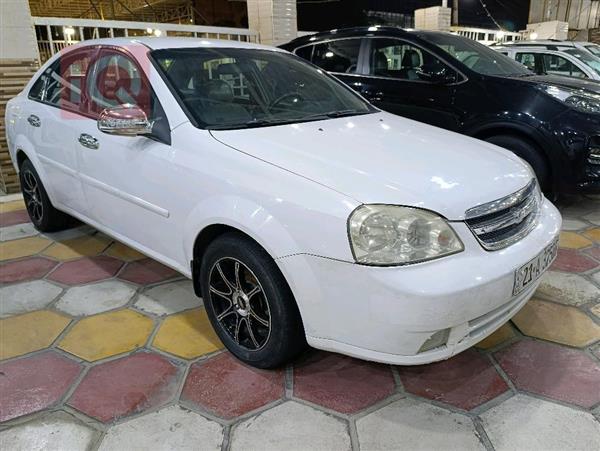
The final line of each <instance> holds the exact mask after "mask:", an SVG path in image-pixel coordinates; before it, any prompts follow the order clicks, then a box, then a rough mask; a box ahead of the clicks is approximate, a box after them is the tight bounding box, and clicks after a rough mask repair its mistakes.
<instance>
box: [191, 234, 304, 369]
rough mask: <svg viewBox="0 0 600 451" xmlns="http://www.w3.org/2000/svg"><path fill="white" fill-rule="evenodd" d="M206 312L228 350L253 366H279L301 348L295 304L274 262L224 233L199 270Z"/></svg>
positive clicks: (255, 247)
mask: <svg viewBox="0 0 600 451" xmlns="http://www.w3.org/2000/svg"><path fill="white" fill-rule="evenodd" d="M200 278H201V280H200V281H201V286H202V295H203V298H204V305H205V307H206V312H207V314H208V317H209V319H210V322H211V323H212V325H213V327H214V329H215V331H216V333H217V335H218V336H219V338H220V339H221V341H222V342H223V344H224V345H225V347H227V349H228V350H229V351H230V352H231V353H232V354H234V355H235V356H236V357H237V358H238V359H240V360H242V361H243V362H245V363H247V364H249V365H252V366H255V367H258V368H274V367H278V366H281V365H283V364H285V363H287V362H289V361H290V360H292V359H293V358H294V357H296V356H297V355H298V354H299V353H300V352H302V351H303V350H304V348H305V347H306V339H305V336H304V328H303V326H302V320H301V318H300V312H299V311H298V306H297V305H296V301H295V300H294V297H293V295H292V292H291V290H290V288H289V286H288V285H287V283H286V281H285V279H284V277H283V275H282V274H281V272H280V271H279V268H277V265H276V264H275V262H274V261H273V259H272V258H271V257H270V256H269V255H268V254H267V253H266V252H265V251H264V249H262V248H261V247H260V246H258V245H257V244H256V243H254V242H253V241H251V240H249V239H247V238H245V237H243V236H241V235H238V234H236V233H228V234H225V235H223V236H221V237H219V238H217V239H216V240H215V241H213V242H212V243H211V244H210V245H209V246H208V248H207V249H206V252H205V253H204V256H203V258H202V263H201V270H200Z"/></svg>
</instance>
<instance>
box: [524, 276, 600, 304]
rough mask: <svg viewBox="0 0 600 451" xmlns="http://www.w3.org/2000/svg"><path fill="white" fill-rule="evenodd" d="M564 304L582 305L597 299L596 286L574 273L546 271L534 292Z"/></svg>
mask: <svg viewBox="0 0 600 451" xmlns="http://www.w3.org/2000/svg"><path fill="white" fill-rule="evenodd" d="M535 295H536V297H542V298H545V299H550V300H552V301H556V302H560V303H561V304H565V305H574V306H578V305H583V304H587V303H588V302H592V301H594V300H596V299H598V288H597V287H595V286H594V284H592V283H590V282H588V281H587V280H586V279H584V278H583V277H581V276H578V275H576V274H566V273H562V272H556V271H548V272H547V273H546V274H544V276H543V277H542V282H541V284H540V286H539V288H538V289H537V291H536V293H535Z"/></svg>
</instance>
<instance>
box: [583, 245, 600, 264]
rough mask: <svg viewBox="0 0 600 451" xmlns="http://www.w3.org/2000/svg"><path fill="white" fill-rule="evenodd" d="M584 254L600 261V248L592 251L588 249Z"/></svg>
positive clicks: (594, 248) (597, 247)
mask: <svg viewBox="0 0 600 451" xmlns="http://www.w3.org/2000/svg"><path fill="white" fill-rule="evenodd" d="M583 252H584V253H586V254H588V255H589V256H591V257H593V258H595V259H596V260H598V261H600V246H596V247H592V248H590V249H586V250H585V251H583Z"/></svg>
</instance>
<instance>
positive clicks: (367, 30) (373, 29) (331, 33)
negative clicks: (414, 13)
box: [283, 25, 448, 48]
mask: <svg viewBox="0 0 600 451" xmlns="http://www.w3.org/2000/svg"><path fill="white" fill-rule="evenodd" d="M437 34H448V33H446V32H443V31H424V30H413V29H404V28H400V27H392V26H383V25H382V26H380V25H372V26H361V27H351V28H338V29H333V30H327V31H320V32H318V33H314V34H310V35H306V36H301V37H299V38H296V39H294V40H292V41H290V42H289V43H287V44H284V45H283V47H284V48H287V47H288V45H289V46H299V45H303V44H306V43H309V42H312V41H320V40H327V39H332V38H352V37H363V36H378V35H384V36H390V35H391V36H414V35H423V36H427V35H430V36H431V35H437Z"/></svg>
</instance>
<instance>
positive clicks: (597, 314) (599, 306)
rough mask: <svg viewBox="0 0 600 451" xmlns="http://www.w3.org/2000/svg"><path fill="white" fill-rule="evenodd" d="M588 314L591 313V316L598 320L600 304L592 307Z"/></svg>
mask: <svg viewBox="0 0 600 451" xmlns="http://www.w3.org/2000/svg"><path fill="white" fill-rule="evenodd" d="M590 312H592V314H594V315H595V316H597V317H598V318H600V302H599V303H598V304H596V305H594V306H593V307H592V308H591V309H590Z"/></svg>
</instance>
